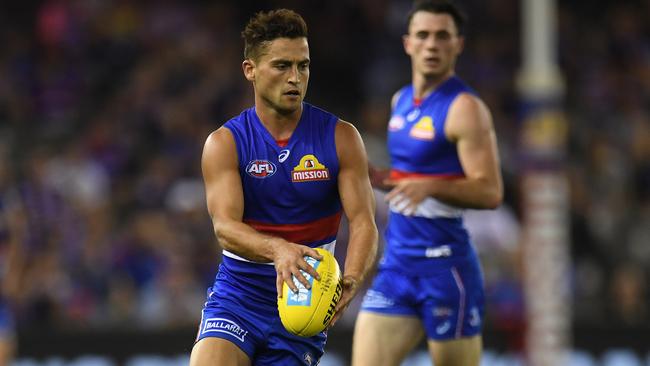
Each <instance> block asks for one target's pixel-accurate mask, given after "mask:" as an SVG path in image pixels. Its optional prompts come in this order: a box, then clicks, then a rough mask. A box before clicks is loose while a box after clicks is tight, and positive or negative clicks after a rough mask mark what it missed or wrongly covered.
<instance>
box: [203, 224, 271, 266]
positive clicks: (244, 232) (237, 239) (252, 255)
mask: <svg viewBox="0 0 650 366" xmlns="http://www.w3.org/2000/svg"><path fill="white" fill-rule="evenodd" d="M214 233H215V235H216V236H217V239H218V240H219V244H220V245H221V247H222V248H223V249H225V250H228V251H229V252H233V253H235V254H237V255H238V256H240V257H243V258H246V259H248V260H251V261H255V262H272V261H273V258H274V255H275V249H276V247H277V245H279V244H280V243H279V241H284V239H282V238H278V237H274V236H270V235H265V234H261V233H260V232H258V231H257V230H255V229H253V228H252V227H250V226H249V225H246V224H244V223H243V222H239V221H234V220H228V221H226V220H224V221H218V222H215V223H214Z"/></svg>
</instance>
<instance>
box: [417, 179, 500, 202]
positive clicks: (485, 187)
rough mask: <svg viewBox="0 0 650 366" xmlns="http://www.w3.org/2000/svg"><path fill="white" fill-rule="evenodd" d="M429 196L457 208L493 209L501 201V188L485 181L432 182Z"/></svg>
mask: <svg viewBox="0 0 650 366" xmlns="http://www.w3.org/2000/svg"><path fill="white" fill-rule="evenodd" d="M429 195H430V196H432V197H434V198H436V199H438V200H440V201H443V202H445V203H448V204H451V205H454V206H458V207H463V208H474V209H494V208H497V207H498V206H499V205H500V204H501V202H502V201H503V186H502V185H501V184H500V183H498V182H490V181H488V180H486V179H469V178H463V179H457V180H432V181H431V183H430V185H429Z"/></svg>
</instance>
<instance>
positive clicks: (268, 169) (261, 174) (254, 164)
mask: <svg viewBox="0 0 650 366" xmlns="http://www.w3.org/2000/svg"><path fill="white" fill-rule="evenodd" d="M276 170H277V169H276V168H275V164H273V163H271V162H270V161H268V160H251V161H250V162H249V163H248V165H247V166H246V173H248V175H250V176H251V177H254V178H260V179H261V178H268V177H270V176H272V175H273V174H275V172H276Z"/></svg>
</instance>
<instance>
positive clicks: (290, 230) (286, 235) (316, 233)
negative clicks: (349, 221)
mask: <svg viewBox="0 0 650 366" xmlns="http://www.w3.org/2000/svg"><path fill="white" fill-rule="evenodd" d="M340 222H341V211H339V212H337V213H335V214H334V215H331V216H327V217H324V218H322V219H318V220H314V221H311V222H306V223H303V224H271V223H266V222H259V221H254V220H247V219H245V220H244V223H245V224H248V225H250V226H251V227H252V228H253V229H255V230H257V231H259V232H261V233H264V234H268V235H273V236H278V237H280V238H282V239H284V240H287V241H290V242H293V243H299V244H307V243H312V242H316V241H319V240H324V239H327V238H329V237H333V236H336V234H337V233H338V231H339V223H340Z"/></svg>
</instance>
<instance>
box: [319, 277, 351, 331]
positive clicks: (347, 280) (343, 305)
mask: <svg viewBox="0 0 650 366" xmlns="http://www.w3.org/2000/svg"><path fill="white" fill-rule="evenodd" d="M341 285H342V286H343V293H342V294H341V299H340V300H339V302H338V304H336V308H335V309H334V317H333V318H332V321H331V322H330V324H329V326H328V327H327V329H329V328H331V327H333V326H334V324H336V322H337V321H338V320H339V318H340V317H341V315H342V314H343V312H344V311H345V309H347V307H348V305H350V301H352V299H353V298H354V295H356V294H357V291H358V290H359V289H358V282H357V280H356V279H354V278H352V277H350V276H347V277H343V279H342V280H341Z"/></svg>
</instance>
